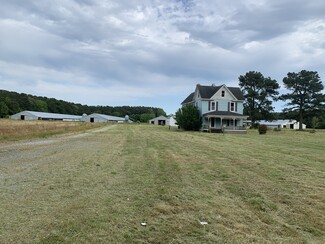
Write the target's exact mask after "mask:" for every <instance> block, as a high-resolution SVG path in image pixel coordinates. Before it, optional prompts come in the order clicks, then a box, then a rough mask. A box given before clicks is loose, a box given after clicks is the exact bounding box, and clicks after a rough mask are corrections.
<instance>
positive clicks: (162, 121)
mask: <svg viewBox="0 0 325 244" xmlns="http://www.w3.org/2000/svg"><path fill="white" fill-rule="evenodd" d="M148 122H149V124H153V125H168V126H177V125H176V119H175V117H174V116H168V117H165V116H159V117H157V118H153V119H151V120H149V121H148Z"/></svg>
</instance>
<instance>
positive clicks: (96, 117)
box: [82, 113, 131, 123]
mask: <svg viewBox="0 0 325 244" xmlns="http://www.w3.org/2000/svg"><path fill="white" fill-rule="evenodd" d="M82 120H83V121H85V122H90V123H107V122H116V123H124V122H127V123H130V122H131V120H130V119H129V118H128V117H125V118H122V117H116V116H111V115H106V114H97V113H93V114H90V115H87V116H83V118H82Z"/></svg>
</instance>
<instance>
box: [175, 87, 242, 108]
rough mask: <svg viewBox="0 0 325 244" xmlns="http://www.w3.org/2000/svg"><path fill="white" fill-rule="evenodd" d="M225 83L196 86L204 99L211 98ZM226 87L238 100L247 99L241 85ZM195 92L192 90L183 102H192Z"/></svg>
mask: <svg viewBox="0 0 325 244" xmlns="http://www.w3.org/2000/svg"><path fill="white" fill-rule="evenodd" d="M223 86H225V85H222V86H215V85H212V86H202V85H200V84H197V85H196V88H197V90H198V92H199V94H200V96H201V98H203V99H211V97H212V96H213V95H214V94H216V93H217V92H218V91H219V90H220V88H221V87H223ZM225 87H226V88H228V90H229V91H230V92H231V93H232V94H233V95H234V96H235V97H236V99H237V100H245V97H244V94H243V92H242V91H241V90H240V88H239V87H228V86H225ZM194 94H195V93H194V92H192V93H191V94H190V95H189V96H188V97H187V98H186V99H185V100H184V101H183V102H182V103H181V104H186V103H190V102H192V101H193V100H194Z"/></svg>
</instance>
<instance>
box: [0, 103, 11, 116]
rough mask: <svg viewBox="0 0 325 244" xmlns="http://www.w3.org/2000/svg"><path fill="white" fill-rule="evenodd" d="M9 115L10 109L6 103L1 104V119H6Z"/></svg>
mask: <svg viewBox="0 0 325 244" xmlns="http://www.w3.org/2000/svg"><path fill="white" fill-rule="evenodd" d="M8 114H9V108H8V106H7V104H5V102H0V118H4V117H6V116H7V115H8Z"/></svg>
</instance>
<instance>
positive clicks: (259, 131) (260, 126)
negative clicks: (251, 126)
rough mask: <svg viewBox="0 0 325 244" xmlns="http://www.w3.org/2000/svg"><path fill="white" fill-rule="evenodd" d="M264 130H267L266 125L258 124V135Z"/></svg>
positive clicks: (264, 132) (263, 132) (264, 131)
mask: <svg viewBox="0 0 325 244" xmlns="http://www.w3.org/2000/svg"><path fill="white" fill-rule="evenodd" d="M266 131H267V126H266V125H259V126H258V133H260V135H262V134H266Z"/></svg>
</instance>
